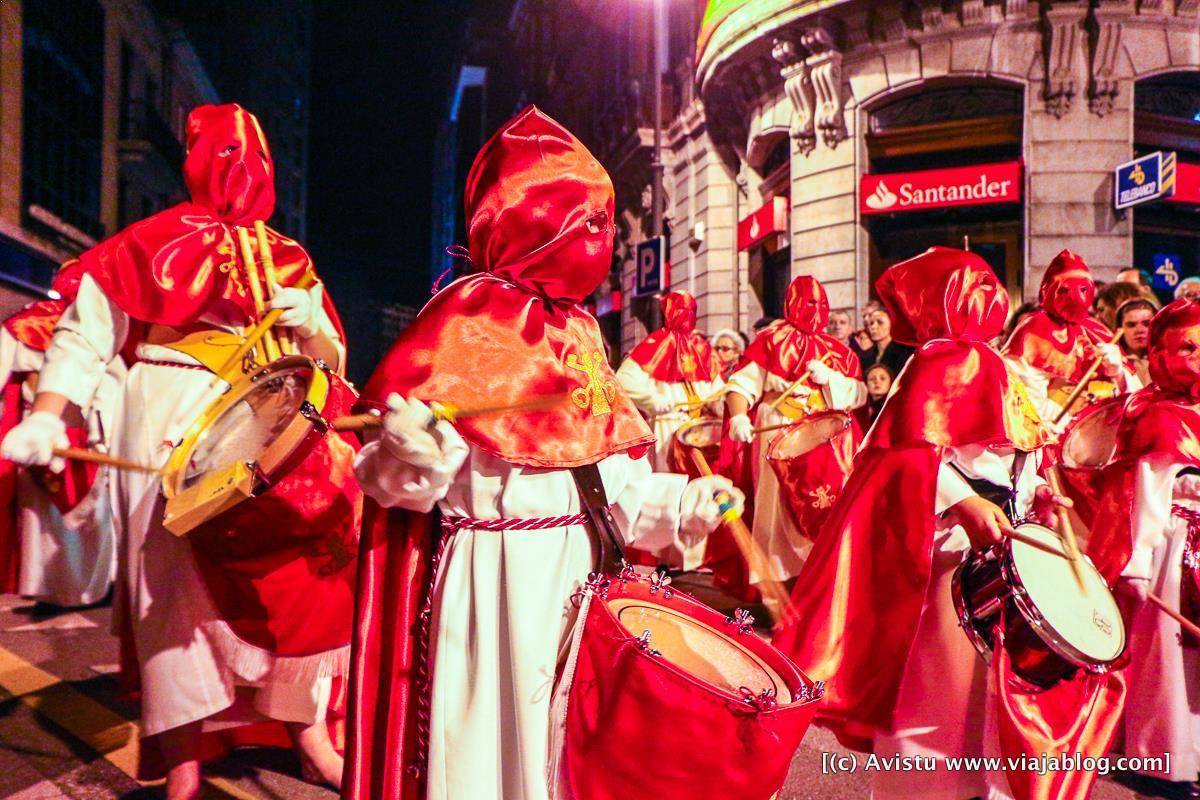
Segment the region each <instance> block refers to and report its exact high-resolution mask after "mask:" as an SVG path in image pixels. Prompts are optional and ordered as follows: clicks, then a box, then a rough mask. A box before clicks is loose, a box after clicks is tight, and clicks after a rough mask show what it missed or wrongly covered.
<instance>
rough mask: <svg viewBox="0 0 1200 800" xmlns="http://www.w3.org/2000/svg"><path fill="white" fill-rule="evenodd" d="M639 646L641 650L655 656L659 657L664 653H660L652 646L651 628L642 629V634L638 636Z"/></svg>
mask: <svg viewBox="0 0 1200 800" xmlns="http://www.w3.org/2000/svg"><path fill="white" fill-rule="evenodd" d="M637 646H638V648H639V649H640V650H642V651H644V652H646V653H648V654H649V655H651V656H653V657H655V658H658V657H659V656H661V655H662V653H660V652H659V651H657V650H655V649H654V648H653V647H651V646H650V631H649V630H644V631H642V635H641V636H639V637H638V638H637Z"/></svg>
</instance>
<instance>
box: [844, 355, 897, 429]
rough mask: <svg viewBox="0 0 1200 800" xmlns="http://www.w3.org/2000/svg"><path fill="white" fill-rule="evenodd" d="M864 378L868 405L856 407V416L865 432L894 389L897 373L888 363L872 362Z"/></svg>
mask: <svg viewBox="0 0 1200 800" xmlns="http://www.w3.org/2000/svg"><path fill="white" fill-rule="evenodd" d="M863 380H864V381H865V382H866V384H867V402H866V405H863V406H860V407H859V408H856V409H854V418H855V419H856V420H858V424H859V427H861V428H862V429H863V432H864V433H865V432H866V431H867V430H868V429H869V428H870V427H871V423H872V422H874V421H875V418H876V417H878V416H879V411H880V409H882V408H883V401H885V400H887V396H888V393H889V392H890V391H891V390H892V382H893V381H895V380H896V374H895V373H894V372H892V370H891V368H890V367H888V366H887V365H886V364H872V365H871V366H869V367H867V370H866V372H865V373H863Z"/></svg>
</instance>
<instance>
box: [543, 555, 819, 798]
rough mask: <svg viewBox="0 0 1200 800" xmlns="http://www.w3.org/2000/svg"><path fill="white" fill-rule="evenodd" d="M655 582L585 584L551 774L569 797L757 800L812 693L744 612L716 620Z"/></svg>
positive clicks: (779, 775)
mask: <svg viewBox="0 0 1200 800" xmlns="http://www.w3.org/2000/svg"><path fill="white" fill-rule="evenodd" d="M665 583H667V582H665V581H663V580H662V578H661V577H660V576H654V577H652V578H649V579H645V578H641V577H639V576H637V574H636V573H634V572H633V571H632V570H629V569H627V570H626V571H624V572H623V573H622V574H621V576H618V577H612V576H598V575H593V576H592V578H591V580H590V581H589V583H588V585H587V587H586V588H585V589H584V591H583V602H582V605H581V609H580V619H579V621H578V623H577V628H576V633H575V640H574V642H573V646H572V651H571V655H570V657H569V658H568V661H567V664H566V666H565V668H564V671H563V675H562V679H561V681H560V685H559V687H558V690H557V693H556V698H555V706H556V710H558V711H559V712H561V713H563V714H565V720H566V723H565V733H564V735H565V740H564V743H563V747H564V752H563V763H562V764H561V770H560V776H559V777H560V778H561V779H562V780H565V781H566V782H567V783H568V784H569V786H570V789H571V791H572V793H573V796H574V797H576V798H578V800H618V799H620V800H625V798H630V797H653V798H655V800H694V799H695V798H697V797H724V798H734V797H736V798H745V799H746V800H768V798H770V797H772V796H773V795H774V794H775V793H776V792H777V791H778V790H779V788H780V787H781V786H782V785H783V782H784V779H785V778H786V777H787V771H788V766H789V765H790V763H791V761H792V757H793V756H794V755H795V752H796V749H797V748H798V747H799V745H800V741H801V739H803V737H804V733H805V731H806V730H807V729H808V726H809V723H810V722H811V721H812V718H813V714H814V713H815V711H816V705H817V700H818V699H819V698H820V697H821V695H822V693H823V687H822V685H821V684H820V683H815V682H813V681H811V680H809V679H808V678H807V677H806V676H805V675H804V674H803V673H802V672H801V671H800V670H799V668H797V667H796V665H795V664H793V663H792V662H791V660H790V659H788V658H787V656H785V655H783V654H782V653H781V652H779V651H778V650H776V649H775V648H774V647H772V646H771V645H770V644H768V643H767V642H765V641H764V640H762V639H761V638H759V637H758V636H757V635H756V634H755V633H754V631H753V628H752V623H753V619H752V618H751V617H750V616H749V615H748V614H745V613H744V612H741V611H739V612H737V613H735V614H734V616H732V617H725V616H724V615H722V614H719V613H718V612H716V611H713V610H712V609H710V608H707V607H706V606H704V605H702V604H700V603H699V602H697V601H696V600H694V599H692V598H691V597H689V596H687V595H685V594H680V593H679V592H674V591H672V590H671V588H670V587H669V586H667V585H665ZM555 718H556V719H562V718H563V717H562V716H559V715H557V714H556V715H555Z"/></svg>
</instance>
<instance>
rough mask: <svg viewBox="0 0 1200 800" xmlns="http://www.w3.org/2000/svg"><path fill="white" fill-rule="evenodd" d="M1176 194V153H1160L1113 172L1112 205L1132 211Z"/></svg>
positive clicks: (1128, 163) (1157, 152)
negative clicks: (1131, 209)
mask: <svg viewBox="0 0 1200 800" xmlns="http://www.w3.org/2000/svg"><path fill="white" fill-rule="evenodd" d="M1173 194H1175V153H1173V152H1172V153H1164V152H1162V151H1161V150H1157V151H1155V152H1153V153H1151V154H1150V155H1146V156H1142V157H1141V158H1135V159H1134V160H1133V161H1127V162H1126V163H1124V164H1122V165H1120V166H1119V167H1117V168H1116V169H1115V170H1114V171H1113V205H1114V206H1115V207H1116V208H1118V209H1121V208H1131V207H1133V206H1139V205H1141V204H1142V203H1149V202H1151V201H1152V200H1158V199H1159V198H1161V197H1170V196H1171V195H1173Z"/></svg>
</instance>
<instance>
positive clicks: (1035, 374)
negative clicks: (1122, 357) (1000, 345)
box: [1004, 356, 1142, 425]
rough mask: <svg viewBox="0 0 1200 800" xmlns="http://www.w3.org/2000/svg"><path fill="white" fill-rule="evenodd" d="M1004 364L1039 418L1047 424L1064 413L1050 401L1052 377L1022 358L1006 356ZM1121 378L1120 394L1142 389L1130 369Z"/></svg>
mask: <svg viewBox="0 0 1200 800" xmlns="http://www.w3.org/2000/svg"><path fill="white" fill-rule="evenodd" d="M1004 362H1005V364H1007V366H1008V369H1009V372H1010V374H1012V375H1014V376H1016V377H1017V378H1018V379H1019V380H1020V381H1021V383H1022V384H1023V385H1024V386H1025V393H1026V394H1027V395H1028V396H1029V400H1030V402H1031V403H1033V407H1034V408H1035V409H1036V410H1037V413H1038V416H1040V417H1041V418H1042V419H1044V420H1046V421H1047V422H1049V421H1051V420H1053V419H1054V418H1055V417H1057V416H1058V415H1059V412H1061V411H1062V406H1061V405H1059V404H1058V403H1057V402H1055V401H1054V400H1052V399H1050V375H1049V373H1046V372H1043V371H1042V370H1040V369H1036V368H1035V367H1031V366H1030V365H1029V364H1028V363H1026V361H1025V360H1024V359H1022V358H1012V357H1011V356H1005V357H1004ZM1121 376H1122V377H1123V378H1124V379H1125V389H1124V390H1123V391H1122V390H1121V389H1120V387H1119V386H1118V389H1117V391H1118V394H1131V393H1133V392H1136V391H1137V390H1138V389H1141V388H1142V381H1141V379H1140V378H1138V376H1137V373H1136V372H1135V371H1133V370H1131V369H1129V368H1128V367H1122V369H1121ZM1093 380H1108V379H1107V378H1105V377H1104V376H1103V375H1098V376H1096V377H1095V378H1093ZM1073 416H1074V415H1073V414H1067V415H1065V416H1064V417H1063V421H1062V424H1063V425H1065V424H1066V423H1068V422H1070V421H1071V419H1072V417H1073Z"/></svg>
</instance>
